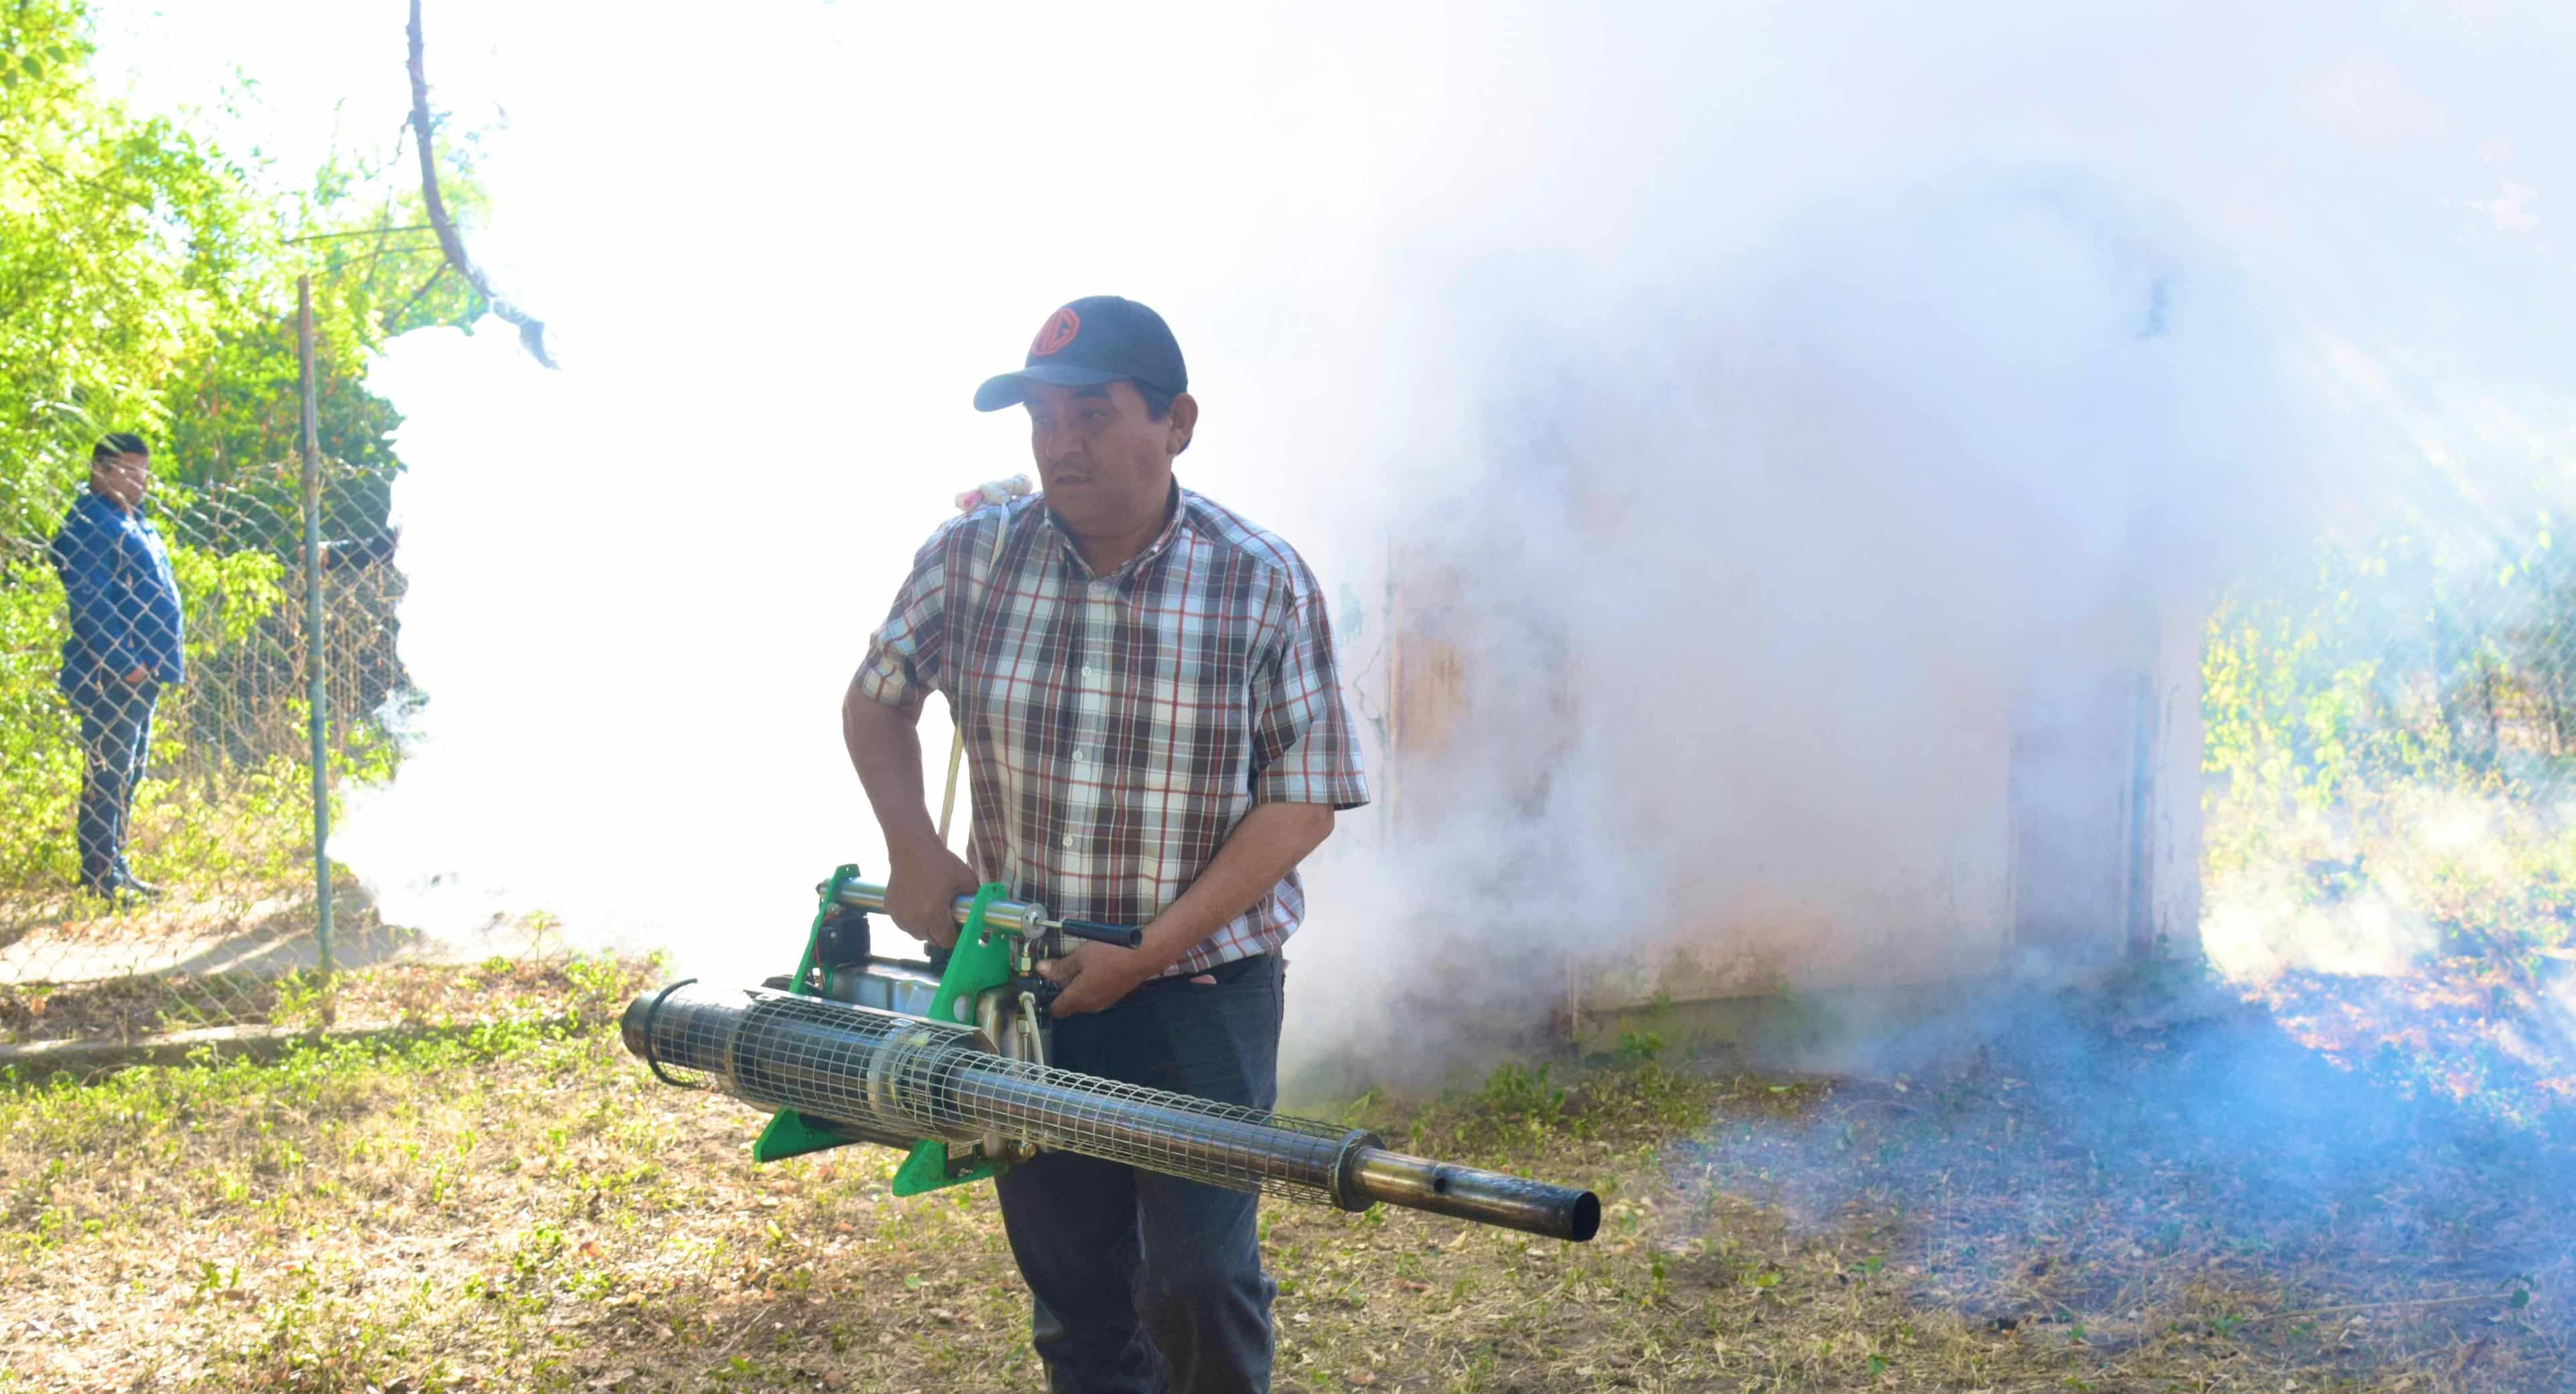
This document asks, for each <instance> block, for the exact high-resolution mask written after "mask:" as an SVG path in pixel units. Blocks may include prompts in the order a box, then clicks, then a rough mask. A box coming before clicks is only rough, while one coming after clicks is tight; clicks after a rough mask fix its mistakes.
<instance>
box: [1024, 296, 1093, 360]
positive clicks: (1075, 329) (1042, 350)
mask: <svg viewBox="0 0 2576 1394" xmlns="http://www.w3.org/2000/svg"><path fill="white" fill-rule="evenodd" d="M1081 332H1082V316H1080V315H1077V314H1075V313H1074V312H1073V307H1072V306H1071V305H1067V306H1065V307H1064V308H1063V309H1061V310H1058V311H1056V312H1055V313H1054V314H1051V315H1049V316H1047V322H1046V323H1044V324H1041V325H1039V326H1038V336H1037V337H1036V338H1034V339H1031V340H1030V341H1029V357H1031V358H1044V357H1046V356H1047V355H1048V354H1051V353H1055V352H1057V351H1059V350H1061V349H1062V348H1063V347H1064V346H1065V345H1067V344H1069V343H1072V342H1073V336H1074V335H1076V334H1079V333H1081Z"/></svg>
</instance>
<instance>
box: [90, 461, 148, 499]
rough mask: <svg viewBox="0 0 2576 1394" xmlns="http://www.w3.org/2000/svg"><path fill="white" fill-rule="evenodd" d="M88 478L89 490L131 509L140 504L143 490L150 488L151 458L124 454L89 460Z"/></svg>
mask: <svg viewBox="0 0 2576 1394" xmlns="http://www.w3.org/2000/svg"><path fill="white" fill-rule="evenodd" d="M89 479H90V487H92V488H94V489H96V490H98V492H100V493H102V494H105V495H106V496H108V497H109V498H111V499H114V500H116V501H117V502H118V503H121V504H123V505H125V506H126V507H128V508H132V507H134V506H135V505H136V504H139V503H141V502H143V494H144V491H146V490H148V489H150V488H151V487H152V457H151V456H149V455H134V454H126V455H117V456H113V457H111V458H109V459H105V460H93V461H91V462H90V466H89Z"/></svg>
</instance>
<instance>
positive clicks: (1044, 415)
mask: <svg viewBox="0 0 2576 1394" xmlns="http://www.w3.org/2000/svg"><path fill="white" fill-rule="evenodd" d="M1185 404H1189V405H1191V406H1193V407H1194V406H1195V404H1191V403H1190V401H1189V398H1187V397H1180V398H1176V399H1174V400H1173V403H1172V409H1171V411H1170V412H1169V413H1167V414H1166V415H1165V416H1164V418H1163V419H1162V420H1160V421H1156V420H1155V419H1154V418H1153V417H1152V416H1151V415H1150V414H1148V413H1147V412H1146V410H1145V399H1144V398H1143V397H1142V396H1139V395H1138V394H1137V392H1136V385H1135V384H1134V383H1128V382H1113V383H1110V384H1109V385H1107V386H1105V387H1050V386H1048V385H1046V384H1044V383H1031V384H1030V385H1029V397H1028V408H1029V448H1030V453H1031V454H1033V455H1035V456H1036V458H1037V465H1038V482H1039V485H1040V487H1042V488H1044V489H1045V490H1046V496H1047V503H1048V505H1049V506H1051V507H1052V508H1054V509H1055V511H1056V513H1057V515H1058V516H1060V517H1062V518H1063V519H1064V521H1065V523H1066V524H1067V525H1068V526H1070V527H1071V528H1072V529H1073V531H1074V533H1075V535H1076V536H1115V535H1117V534H1120V533H1125V532H1130V531H1134V530H1137V529H1141V528H1144V527H1147V526H1149V525H1153V524H1157V523H1160V522H1161V521H1162V516H1163V504H1164V502H1165V501H1166V500H1167V499H1168V498H1169V497H1170V496H1171V491H1172V457H1173V456H1174V455H1177V454H1179V453H1180V452H1181V448H1182V447H1183V446H1186V445H1188V444H1189V439H1190V425H1191V422H1192V421H1193V420H1195V412H1194V410H1192V411H1185V410H1184V409H1183V408H1184V405H1185Z"/></svg>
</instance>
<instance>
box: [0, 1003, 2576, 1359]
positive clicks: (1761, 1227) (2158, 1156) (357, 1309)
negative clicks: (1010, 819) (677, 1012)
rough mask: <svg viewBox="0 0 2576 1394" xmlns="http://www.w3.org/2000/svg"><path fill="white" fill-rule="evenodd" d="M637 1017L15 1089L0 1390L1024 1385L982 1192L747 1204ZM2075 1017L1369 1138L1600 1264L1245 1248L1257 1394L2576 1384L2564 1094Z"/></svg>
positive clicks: (1476, 1106) (1459, 1253)
mask: <svg viewBox="0 0 2576 1394" xmlns="http://www.w3.org/2000/svg"><path fill="white" fill-rule="evenodd" d="M621 991H622V986H621V984H619V983H618V982H616V981H613V980H611V979H609V978H607V977H605V976H603V977H599V978H597V979H595V980H593V981H590V982H588V983H587V984H578V985H576V991H575V993H574V995H573V996H572V997H571V998H570V999H568V1000H567V1001H566V1002H565V1003H564V1011H563V1013H562V1014H561V1015H560V1016H558V1017H556V1018H554V1019H552V1020H546V1021H536V1020H525V1019H523V1020H519V1021H516V1022H514V1023H508V1024H503V1025H497V1026H494V1027H491V1028H487V1029H486V1030H484V1031H482V1032H480V1033H478V1034H476V1035H474V1036H472V1037H468V1038H463V1039H455V1038H449V1039H440V1040H425V1041H413V1042H410V1043H405V1044H375V1045H351V1046H337V1047H330V1048H325V1049H320V1050H314V1051H309V1052H304V1053H300V1054H298V1055H296V1056H294V1057H292V1058H290V1059H288V1060H286V1061H284V1062H282V1063H279V1064H275V1065H265V1066H263V1065H251V1064H228V1065H216V1066H209V1067H198V1068H179V1069H154V1068H144V1069H135V1070H130V1071H126V1072H124V1073H121V1074H119V1075H117V1076H115V1077H113V1078H110V1079H107V1080H104V1081H100V1082H95V1083H92V1084H89V1085H86V1086H74V1085H71V1084H68V1083H65V1084H56V1085H51V1086H43V1087H38V1086H33V1085H23V1084H22V1085H20V1086H19V1087H17V1088H16V1089H15V1090H14V1091H13V1092H11V1093H10V1094H8V1095H7V1096H5V1098H0V1110H5V1112H6V1115H7V1124H8V1126H7V1129H6V1133H5V1141H0V1174H5V1176H7V1177H8V1178H9V1180H8V1181H7V1182H6V1183H5V1184H6V1185H7V1187H8V1192H7V1232H6V1236H5V1241H4V1242H5V1248H0V1366H5V1369H6V1371H7V1372H8V1373H7V1375H6V1376H0V1389H5V1388H43V1389H49V1390H51V1389H62V1390H92V1389H95V1390H129V1389H146V1390H159V1389H204V1390H216V1389H221V1390H245V1389H247V1390H364V1389H370V1388H372V1389H377V1390H402V1391H429V1390H447V1389H478V1388H479V1389H513V1390H515V1389H567V1390H590V1389H601V1390H620V1391H639V1390H660V1389H699V1388H714V1387H720V1386H729V1385H740V1386H746V1387H780V1388H788V1387H793V1388H827V1389H852V1390H885V1391H903V1390H921V1391H929V1390H983V1389H1035V1388H1038V1387H1040V1383H1041V1381H1040V1377H1039V1373H1038V1371H1037V1369H1036V1368H1035V1365H1034V1362H1033V1359H1032V1356H1031V1355H1030V1352H1029V1349H1028V1346H1027V1343H1026V1315H1025V1309H1024V1305H1023V1303H1024V1298H1023V1296H1022V1294H1021V1291H1020V1289H1019V1286H1018V1283H1017V1280H1016V1277H1015V1276H1014V1274H1013V1271H1012V1269H1011V1265H1010V1260H1009V1256H1008V1254H1007V1253H1006V1251H1005V1249H1004V1246H1003V1243H1002V1238H1001V1233H1000V1228H999V1224H998V1221H997V1217H996V1214H995V1212H994V1208H993V1205H992V1201H991V1196H990V1191H989V1188H981V1187H979V1188H971V1189H961V1190H956V1191H951V1192H946V1193H942V1194H940V1195H937V1196H931V1197H919V1198H914V1199H911V1200H904V1201H898V1200H895V1199H893V1198H891V1197H890V1196H889V1195H888V1194H887V1192H886V1183H887V1180H888V1177H889V1176H890V1174H891V1171H892V1167H893V1162H894V1157H893V1155H892V1154H891V1153H886V1152H881V1151H872V1150H865V1149H857V1148H852V1149H845V1150H842V1151H839V1152H832V1153H824V1154H820V1155H818V1156H814V1157H809V1158H800V1159H797V1160H795V1161H791V1162H787V1163H783V1164H779V1165H776V1166H772V1167H767V1168H755V1167H753V1166H752V1165H751V1164H750V1163H749V1161H748V1160H747V1158H746V1156H745V1150H744V1149H745V1146H746V1144H747V1142H748V1139H749V1138H750V1136H751V1135H752V1133H753V1132H754V1131H755V1130H756V1128H757V1125H758V1121H759V1120H758V1119H757V1117H756V1116H755V1115H753V1114H752V1113H750V1112H749V1111H748V1110H746V1109H743V1108H742V1107H740V1106H738V1105H736V1104H733V1103H731V1102H729V1101H726V1100H723V1099H720V1098H715V1097H711V1096H707V1095H702V1094H690V1093H683V1092H680V1091H676V1090H672V1089H668V1088H666V1087H664V1086H661V1085H659V1084H657V1083H655V1082H653V1081H652V1080H651V1079H650V1078H649V1077H648V1076H647V1075H646V1074H645V1072H644V1071H643V1070H642V1069H641V1068H639V1067H638V1066H637V1065H636V1064H635V1063H634V1062H633V1061H632V1060H630V1059H628V1058H627V1057H626V1056H625V1055H624V1054H623V1053H622V1052H621V1051H620V1050H619V1049H618V1047H617V1045H616V1043H615V1040H614V1037H613V1035H612V1034H611V1033H610V1032H609V1031H608V1029H607V1028H606V1027H605V1026H604V1024H603V1023H604V1022H605V1019H606V1016H607V1013H608V1012H609V1011H610V1010H611V1009H613V1008H614V1007H615V1006H616V1005H618V1000H617V999H618V994H619V993H620V992H621ZM2088 1018H2089V1019H2088V1020H2086V1021H2082V1022H2069V1021H2067V1020H2066V1019H2065V1018H2064V1017H2063V1016H2062V1014H2059V1013H2058V1012H2057V1008H2056V1006H2055V1004H2047V1003H2039V1004H2019V1005H2016V1006H2013V1007H2010V1008H2009V1009H2004V1010H2001V1011H2000V1012H1999V1014H1998V1015H1997V1016H1996V1017H1995V1018H1994V1019H1993V1020H1992V1021H1990V1022H1987V1023H1985V1026H1986V1029H1985V1030H1983V1031H1982V1032H1981V1033H1980V1035H1981V1039H1984V1040H1985V1041H1987V1042H1988V1048H1987V1050H1986V1052H1985V1053H1984V1054H1983V1055H1982V1056H1980V1057H1977V1058H1969V1059H1957V1060H1953V1061H1951V1062H1950V1064H1949V1067H1947V1068H1945V1069H1943V1070H1941V1071H1939V1072H1932V1073H1916V1074H1910V1075H1906V1076H1902V1077H1890V1078H1886V1079H1883V1080H1881V1081H1879V1082H1875V1083H1863V1082H1859V1081H1851V1080H1842V1081H1834V1080H1816V1079H1799V1078H1780V1077H1755V1076H1751V1075H1746V1074H1742V1073H1738V1072H1735V1071H1733V1070H1730V1069H1726V1068H1723V1067H1722V1066H1720V1065H1719V1064H1718V1063H1717V1062H1674V1061H1671V1060H1669V1059H1665V1060H1658V1059H1653V1058H1647V1057H1649V1056H1651V1055H1654V1054H1655V1053H1656V1052H1655V1050H1654V1047H1653V1046H1652V1043H1650V1042H1636V1043H1633V1045H1632V1049H1631V1050H1630V1051H1629V1052H1628V1058H1626V1059H1623V1060H1617V1061H1594V1062H1589V1063H1588V1064H1576V1063H1573V1062H1555V1063H1554V1064H1553V1066H1552V1067H1551V1068H1549V1069H1533V1068H1521V1067H1507V1068H1505V1069H1502V1070H1499V1071H1497V1072H1496V1073H1495V1075H1494V1076H1493V1077H1492V1078H1491V1079H1490V1080H1488V1081H1487V1082H1486V1083H1485V1085H1484V1087H1483V1088H1482V1089H1480V1090H1479V1091H1477V1092H1475V1093H1473V1094H1466V1095H1460V1096H1453V1097H1450V1098H1447V1099H1444V1100H1441V1101H1437V1102H1433V1103H1429V1104H1426V1105H1421V1106H1405V1105H1398V1104H1391V1103H1388V1102H1385V1101H1382V1100H1376V1099H1364V1100H1361V1101H1359V1102H1358V1103H1356V1104H1354V1105H1352V1111H1353V1112H1354V1114H1356V1115H1358V1116H1365V1117H1367V1118H1369V1119H1370V1120H1371V1121H1373V1122H1375V1123H1376V1124H1378V1125H1379V1126H1381V1127H1383V1128H1385V1129H1386V1130H1387V1131H1389V1132H1390V1134H1391V1135H1392V1136H1394V1137H1396V1138H1397V1139H1398V1140H1400V1141H1401V1142H1404V1143H1405V1144H1407V1145H1409V1146H1412V1147H1414V1148H1416V1149H1417V1150H1427V1151H1430V1152H1433V1153H1435V1154H1441V1155H1448V1156H1453V1157H1456V1158H1459V1159H1461V1160H1469V1161H1476V1162H1481V1163H1485V1164H1489V1165H1506V1166H1509V1167H1511V1168H1513V1169H1515V1170H1520V1171H1524V1172H1527V1173H1530V1174H1534V1175H1539V1176H1544V1177H1548V1178H1550V1179H1557V1180H1565V1181H1578V1182H1582V1183H1584V1184H1589V1185H1592V1186H1594V1187H1596V1188H1597V1189H1599V1190H1600V1191H1601V1192H1602V1193H1603V1196H1604V1199H1605V1202H1606V1206H1607V1209H1606V1220H1605V1224H1604V1227H1603V1232H1602V1235H1601V1237H1600V1238H1599V1239H1598V1240H1596V1241H1595V1242H1594V1243H1592V1244H1590V1245H1588V1246H1580V1247H1576V1246H1566V1245H1560V1244H1555V1243H1551V1242H1547V1241H1540V1240H1532V1239H1526V1238H1523V1237H1521V1236H1518V1235H1512V1234H1506V1233H1502V1232H1499V1231H1491V1230H1484V1229H1477V1228H1471V1227H1467V1226H1463V1225H1459V1224H1456V1223H1453V1222H1449V1221H1444V1220H1438V1219H1431V1218H1426V1217H1421V1216H1416V1215H1412V1214H1408V1213H1402V1212H1387V1211H1380V1212H1376V1213H1373V1214H1371V1215H1368V1216H1362V1217H1350V1216H1343V1215H1338V1214H1332V1213H1326V1212H1323V1211H1319V1210H1313V1209H1305V1208H1299V1207H1295V1206H1284V1205H1283V1206H1275V1207H1272V1208H1270V1209H1268V1210H1266V1211H1265V1216H1264V1229H1265V1237H1266V1245H1267V1253H1268V1255H1269V1258H1270V1262H1271V1265H1272V1267H1273V1270H1274V1272H1275V1273H1276V1274H1277V1276H1278V1277H1279V1280H1280V1284H1281V1297H1280V1302H1279V1307H1278V1320H1279V1331H1280V1337H1281V1348H1280V1360H1279V1370H1280V1380H1279V1384H1280V1387H1281V1388H1283V1389H1296V1390H1346V1389H1370V1390H1397V1389H1401V1390H1439V1391H1449V1390H1459V1391H1470V1390H1487V1391H1501V1390H1637V1391H1657V1390H1836V1389H1887V1390H1957V1391H1969V1390H1993V1391H2006V1390H2031V1391H2036V1390H2052V1391H2062V1390H2087V1389H2090V1390H2123V1391H2125V1390H2163V1389H2175V1390H2220V1389H2247V1390H2253V1389H2263V1390H2284V1389H2286V1390H2335V1389H2346V1390H2388V1391H2396V1390H2408V1391H2425V1392H2426V1394H2442V1392H2443V1391H2463V1394H2465V1392H2467V1391H2481V1392H2483V1391H2503V1390H2515V1391H2521V1390H2556V1389H2564V1388H2567V1387H2569V1383H2570V1370H2571V1366H2570V1363H2569V1361H2570V1340H2571V1336H2576V1316H2571V1313H2570V1310H2569V1307H2568V1302H2567V1297H2568V1293H2569V1291H2570V1285H2571V1278H2576V1274H2571V1271H2570V1265H2569V1260H2568V1258H2567V1254H2568V1253H2569V1252H2570V1249H2571V1241H2576V1216H2571V1214H2570V1213H2568V1212H2569V1207H2567V1206H2566V1204H2565V1197H2566V1196H2567V1194H2568V1193H2569V1187H2568V1182H2569V1179H2570V1177H2571V1176H2576V1171H2571V1170H2570V1168H2569V1166H2568V1164H2567V1150H2566V1148H2565V1146H2564V1142H2565V1140H2566V1138H2567V1137H2568V1136H2569V1134H2568V1133H2567V1132H2566V1131H2565V1130H2563V1129H2561V1128H2560V1127H2559V1126H2558V1119H2557V1115H2556V1114H2554V1113H2534V1112H2533V1111H2532V1109H2533V1108H2535V1107H2538V1106H2539V1104H2545V1103H2546V1102H2547V1101H2548V1100H2549V1099H2551V1098H2553V1097H2554V1096H2552V1095H2549V1094H2548V1093H2547V1091H2545V1090H2538V1089H2531V1088H2525V1087H2524V1086H2525V1084H2526V1083H2527V1081H2524V1080H2522V1079H2520V1078H2519V1077H2515V1078H2505V1077H2502V1076H2495V1075H2493V1074H2492V1072H2491V1077H2490V1078H2489V1079H2488V1081H2487V1085H2486V1092H2485V1093H2483V1094H2479V1095H2476V1096H2472V1097H2463V1096H2460V1095H2457V1094H2452V1093H2446V1092H2444V1091H2442V1090H2440V1089H2435V1088H2426V1087H2422V1085H2423V1082H2424V1081H2426V1080H2428V1079H2435V1078H2438V1077H2439V1074H2440V1067H2439V1065H2438V1062H2436V1063H2435V1064H2431V1065H2426V1066H2424V1067H2423V1068H2419V1069H2415V1070H2412V1071H2410V1072H2402V1073H2388V1072H2381V1073H2374V1072H2373V1071H2372V1070H2371V1069H2369V1068H2367V1067H2365V1066H2364V1065H2360V1064H2355V1063H2354V1062H2352V1061H2348V1060H2347V1061H2340V1062H2339V1061H2337V1060H2336V1059H2335V1058H2333V1057H2332V1055H2331V1054H2330V1053H2328V1052H2321V1051H2320V1050H2319V1049H2317V1048H2316V1047H2315V1046H2314V1045H2313V1044H2312V1043H2309V1042H2306V1041H2302V1040H2300V1039H2297V1038H2295V1037H2294V1036H2293V1035H2292V1034H2290V1033H2288V1032H2285V1031H2283V1030H2282V1029H2281V1028H2280V1027H2279V1026H2278V1025H2277V1024H2276V1023H2275V1021H2274V1018H2273V1017H2272V1016H2271V1015H2270V1014H2269V1013H2268V1012H2259V1011H2243V1010H2238V1009H2236V1008H2234V1007H2233V1006H2222V1007H2219V1008H2211V1007H2203V1008H2201V1009H2198V1010H2195V1011H2194V1012H2189V1013H2167V1014H2165V1015H2164V1016H2163V1017H2160V1018H2148V1017H2142V1016H2140V1015H2139V1014H2137V1013H2129V1014H2127V1015H2125V1016H2122V1015H2120V1014H2118V1013H2104V1012H2093V1011H2089V1010H2088ZM2115 1018H2116V1020H2115ZM2106 1022H2111V1023H2112V1024H2105V1023H2106ZM1666 1054H1669V1053H1666ZM2508 1090H2510V1091H2512V1094H2511V1097H2510V1099H2507V1098H2506V1097H2505V1091H2508ZM2534 1101H2538V1103H2535V1102H2534ZM2491 1103H2492V1104H2494V1105H2495V1106H2489V1104H2491ZM2506 1103H2510V1104H2511V1105H2513V1106H2512V1107H2505V1106H2503V1104H2506ZM12 1380H14V1381H15V1383H14V1384H13V1383H12V1382H11V1381H12Z"/></svg>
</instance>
